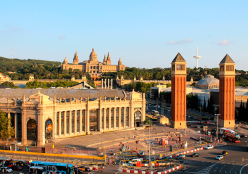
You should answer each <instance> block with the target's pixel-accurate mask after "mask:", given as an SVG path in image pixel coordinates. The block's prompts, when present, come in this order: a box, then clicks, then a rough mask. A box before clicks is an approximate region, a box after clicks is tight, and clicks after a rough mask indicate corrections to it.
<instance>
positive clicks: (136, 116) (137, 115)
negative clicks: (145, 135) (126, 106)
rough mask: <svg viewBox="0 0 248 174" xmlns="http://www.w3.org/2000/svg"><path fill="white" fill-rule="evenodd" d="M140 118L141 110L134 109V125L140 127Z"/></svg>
mask: <svg viewBox="0 0 248 174" xmlns="http://www.w3.org/2000/svg"><path fill="white" fill-rule="evenodd" d="M141 118H142V112H141V111H140V110H136V111H135V112H134V127H140V126H141V120H142V119H141Z"/></svg>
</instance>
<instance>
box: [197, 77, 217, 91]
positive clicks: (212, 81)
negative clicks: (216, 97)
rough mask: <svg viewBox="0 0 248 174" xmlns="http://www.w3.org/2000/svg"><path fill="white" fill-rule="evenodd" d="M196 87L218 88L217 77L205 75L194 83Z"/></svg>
mask: <svg viewBox="0 0 248 174" xmlns="http://www.w3.org/2000/svg"><path fill="white" fill-rule="evenodd" d="M196 87H199V88H207V89H209V88H218V87H219V79H216V78H214V76H213V75H207V76H206V77H205V78H203V79H201V80H199V81H198V82H197V84H196Z"/></svg>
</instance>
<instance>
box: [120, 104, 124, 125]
mask: <svg viewBox="0 0 248 174" xmlns="http://www.w3.org/2000/svg"><path fill="white" fill-rule="evenodd" d="M121 127H124V108H121Z"/></svg>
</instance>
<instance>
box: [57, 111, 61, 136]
mask: <svg viewBox="0 0 248 174" xmlns="http://www.w3.org/2000/svg"><path fill="white" fill-rule="evenodd" d="M59 129H61V127H59V112H57V135H59Z"/></svg>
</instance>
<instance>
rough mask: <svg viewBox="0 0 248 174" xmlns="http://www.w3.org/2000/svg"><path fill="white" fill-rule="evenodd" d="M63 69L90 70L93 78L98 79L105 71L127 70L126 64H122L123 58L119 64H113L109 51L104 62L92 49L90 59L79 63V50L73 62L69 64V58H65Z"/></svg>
mask: <svg viewBox="0 0 248 174" xmlns="http://www.w3.org/2000/svg"><path fill="white" fill-rule="evenodd" d="M61 67H62V69H63V70H64V69H67V70H69V69H70V68H71V69H79V70H81V71H84V72H88V73H89V74H90V75H91V77H92V78H94V79H97V78H100V77H101V74H102V73H105V72H117V71H120V70H123V71H125V65H123V64H122V60H121V58H120V59H119V61H118V65H111V57H110V54H109V53H108V56H107V57H106V55H104V58H103V62H99V61H98V60H97V54H96V52H95V51H94V48H93V49H92V52H91V53H90V56H89V60H85V61H83V62H81V63H79V59H78V55H77V52H76V53H75V55H74V58H73V64H69V63H68V60H67V59H66V58H65V59H64V62H63V64H62V65H61Z"/></svg>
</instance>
